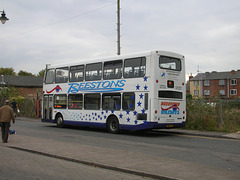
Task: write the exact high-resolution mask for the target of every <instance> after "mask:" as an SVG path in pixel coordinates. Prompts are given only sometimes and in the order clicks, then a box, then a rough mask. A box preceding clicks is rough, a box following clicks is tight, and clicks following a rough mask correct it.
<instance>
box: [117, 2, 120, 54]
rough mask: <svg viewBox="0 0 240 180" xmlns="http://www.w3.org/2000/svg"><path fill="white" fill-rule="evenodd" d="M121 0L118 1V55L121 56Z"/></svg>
mask: <svg viewBox="0 0 240 180" xmlns="http://www.w3.org/2000/svg"><path fill="white" fill-rule="evenodd" d="M120 49H121V46H120V0H117V55H120V54H121V52H120Z"/></svg>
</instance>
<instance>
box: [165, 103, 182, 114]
mask: <svg viewBox="0 0 240 180" xmlns="http://www.w3.org/2000/svg"><path fill="white" fill-rule="evenodd" d="M161 106H162V107H161V114H179V111H180V109H179V106H180V103H176V102H162V103H161ZM163 106H164V107H165V108H163Z"/></svg>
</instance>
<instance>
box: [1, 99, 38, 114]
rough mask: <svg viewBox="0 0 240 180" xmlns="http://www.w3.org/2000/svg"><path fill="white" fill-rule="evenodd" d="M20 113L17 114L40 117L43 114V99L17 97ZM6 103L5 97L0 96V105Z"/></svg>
mask: <svg viewBox="0 0 240 180" xmlns="http://www.w3.org/2000/svg"><path fill="white" fill-rule="evenodd" d="M16 101H17V103H18V109H19V111H20V112H19V113H18V114H17V116H23V117H31V118H38V117H40V115H41V100H38V99H35V98H21V99H16ZM4 104H5V98H0V106H2V105H4Z"/></svg>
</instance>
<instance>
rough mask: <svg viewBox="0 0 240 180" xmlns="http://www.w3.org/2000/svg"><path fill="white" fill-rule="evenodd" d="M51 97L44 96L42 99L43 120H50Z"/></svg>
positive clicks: (51, 109)
mask: <svg viewBox="0 0 240 180" xmlns="http://www.w3.org/2000/svg"><path fill="white" fill-rule="evenodd" d="M52 112H53V95H44V98H43V119H48V120H50V119H52Z"/></svg>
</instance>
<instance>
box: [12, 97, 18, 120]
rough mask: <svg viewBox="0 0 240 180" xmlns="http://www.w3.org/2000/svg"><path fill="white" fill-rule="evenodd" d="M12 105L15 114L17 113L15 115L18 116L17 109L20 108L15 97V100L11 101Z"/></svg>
mask: <svg viewBox="0 0 240 180" xmlns="http://www.w3.org/2000/svg"><path fill="white" fill-rule="evenodd" d="M11 106H12V108H13V112H14V115H15V117H16V115H17V109H18V104H17V102H16V101H15V99H13V102H12V103H11Z"/></svg>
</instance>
